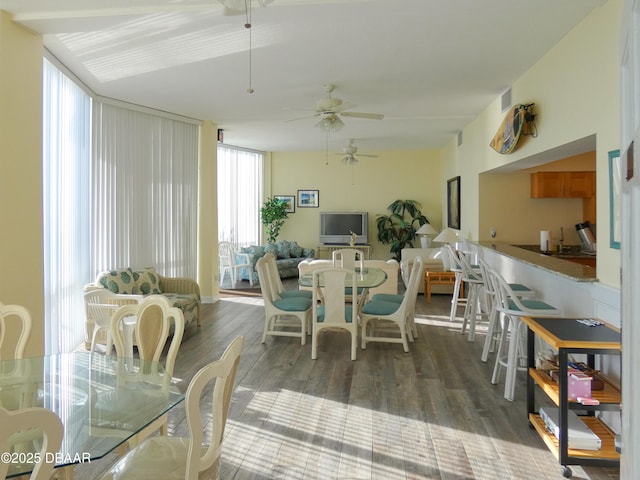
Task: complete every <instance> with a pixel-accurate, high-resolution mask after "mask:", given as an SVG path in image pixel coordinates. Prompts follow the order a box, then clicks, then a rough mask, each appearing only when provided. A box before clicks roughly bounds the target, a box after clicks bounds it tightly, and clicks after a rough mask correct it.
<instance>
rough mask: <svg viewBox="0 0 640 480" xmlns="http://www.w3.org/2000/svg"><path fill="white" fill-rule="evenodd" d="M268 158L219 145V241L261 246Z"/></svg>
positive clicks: (257, 153) (237, 244)
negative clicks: (265, 169) (265, 173)
mask: <svg viewBox="0 0 640 480" xmlns="http://www.w3.org/2000/svg"><path fill="white" fill-rule="evenodd" d="M263 163H264V154H263V153H261V152H255V151H251V150H244V149H241V148H237V147H232V146H227V145H222V144H220V145H218V240H219V241H227V242H231V243H233V244H234V245H236V246H239V247H241V246H247V245H260V232H261V221H260V207H261V204H262V184H263V181H262V178H263Z"/></svg>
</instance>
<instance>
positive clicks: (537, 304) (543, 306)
mask: <svg viewBox="0 0 640 480" xmlns="http://www.w3.org/2000/svg"><path fill="white" fill-rule="evenodd" d="M520 303H522V305H524V307H525V308H529V309H531V310H555V309H556V307H552V306H551V305H549V304H548V303H544V302H542V301H540V300H529V299H523V300H520ZM509 309H510V310H517V311H521V310H520V309H519V308H518V307H517V306H516V304H515V302H514V301H513V300H509Z"/></svg>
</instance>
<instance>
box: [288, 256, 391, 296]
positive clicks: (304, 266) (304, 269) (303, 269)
mask: <svg viewBox="0 0 640 480" xmlns="http://www.w3.org/2000/svg"><path fill="white" fill-rule="evenodd" d="M332 265H333V262H332V261H331V260H313V259H310V258H307V259H305V260H303V261H301V262H300V263H299V264H298V274H299V275H300V276H302V275H304V274H305V273H309V272H312V271H313V270H317V269H318V268H328V267H331V266H332ZM364 266H365V267H371V268H381V269H383V270H384V271H385V272H386V274H387V279H386V281H385V282H384V283H383V284H382V285H380V286H377V287H375V288H371V289H369V295H375V294H376V293H392V294H397V293H398V273H399V271H400V265H399V264H398V262H397V261H395V260H388V261H384V260H364ZM300 289H302V290H311V287H300Z"/></svg>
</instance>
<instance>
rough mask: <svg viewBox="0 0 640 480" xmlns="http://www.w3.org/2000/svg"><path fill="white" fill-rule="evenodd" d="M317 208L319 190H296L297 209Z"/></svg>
mask: <svg viewBox="0 0 640 480" xmlns="http://www.w3.org/2000/svg"><path fill="white" fill-rule="evenodd" d="M319 206H320V191H319V190H298V208H318V207H319Z"/></svg>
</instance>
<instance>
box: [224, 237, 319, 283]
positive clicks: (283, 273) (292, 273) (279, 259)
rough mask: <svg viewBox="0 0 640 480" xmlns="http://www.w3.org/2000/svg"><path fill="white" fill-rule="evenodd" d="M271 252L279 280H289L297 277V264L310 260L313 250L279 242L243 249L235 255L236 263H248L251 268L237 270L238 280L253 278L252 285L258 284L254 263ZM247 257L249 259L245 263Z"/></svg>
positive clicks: (295, 243)
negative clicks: (274, 258)
mask: <svg viewBox="0 0 640 480" xmlns="http://www.w3.org/2000/svg"><path fill="white" fill-rule="evenodd" d="M268 252H271V253H273V255H274V256H275V257H276V265H277V267H278V274H279V275H280V278H291V277H297V276H298V264H299V263H300V262H301V261H303V260H304V259H305V258H312V257H313V255H314V253H315V252H314V251H313V249H307V248H302V247H301V246H300V245H298V243H297V242H295V241H293V242H290V241H288V240H281V241H279V242H276V243H268V244H267V245H256V246H251V247H243V248H242V249H241V250H240V252H239V253H237V254H236V255H237V256H238V258H236V263H249V264H250V265H251V268H250V269H249V268H240V269H238V278H239V279H240V280H249V278H250V276H251V277H252V278H253V283H255V284H257V283H258V272H257V271H256V262H257V261H258V259H259V258H260V257H263V256H264V254H265V253H268ZM247 257H248V259H249V261H248V262H246V260H247Z"/></svg>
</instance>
